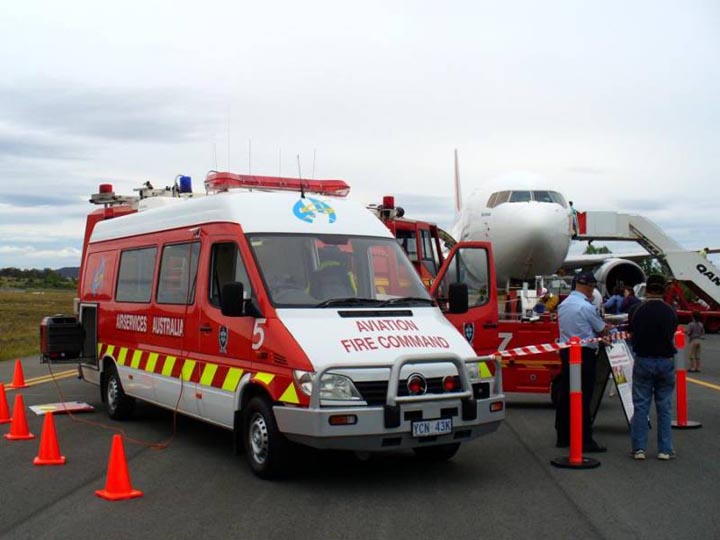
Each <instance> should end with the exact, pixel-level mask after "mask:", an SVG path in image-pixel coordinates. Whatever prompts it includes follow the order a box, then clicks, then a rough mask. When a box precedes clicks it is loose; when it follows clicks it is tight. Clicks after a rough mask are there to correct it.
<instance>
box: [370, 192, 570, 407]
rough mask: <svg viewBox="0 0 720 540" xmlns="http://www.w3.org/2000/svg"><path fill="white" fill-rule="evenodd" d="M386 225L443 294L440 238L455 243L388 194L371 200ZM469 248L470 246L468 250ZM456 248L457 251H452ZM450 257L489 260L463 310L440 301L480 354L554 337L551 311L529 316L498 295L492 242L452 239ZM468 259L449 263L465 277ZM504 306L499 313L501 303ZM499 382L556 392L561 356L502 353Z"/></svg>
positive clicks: (511, 297) (514, 300)
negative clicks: (480, 288)
mask: <svg viewBox="0 0 720 540" xmlns="http://www.w3.org/2000/svg"><path fill="white" fill-rule="evenodd" d="M369 208H370V209H371V210H373V211H374V213H375V214H376V216H377V217H379V218H380V219H381V220H382V222H383V223H385V225H386V226H387V227H388V229H389V230H390V231H391V232H392V233H393V235H394V236H395V237H396V238H397V240H398V243H399V244H400V245H401V246H402V247H403V249H404V250H405V252H406V253H407V254H408V257H409V258H410V260H411V261H412V263H413V266H414V267H415V270H416V271H417V272H418V274H419V275H420V277H421V278H422V280H423V283H424V284H425V286H426V287H427V288H428V289H429V290H430V293H431V294H432V295H433V296H436V297H439V299H442V297H443V282H444V281H446V280H447V279H446V276H445V272H446V271H448V270H441V267H442V266H443V264H444V263H445V259H446V257H445V256H444V255H443V249H442V248H443V244H444V243H445V242H444V241H447V243H454V240H453V239H452V238H450V237H449V236H447V237H445V238H444V236H445V234H446V233H444V231H442V230H441V229H439V228H438V227H437V226H436V225H434V224H432V223H428V222H424V221H418V220H412V219H408V218H406V217H405V212H404V210H403V209H402V208H400V207H396V206H395V200H394V198H393V197H391V196H387V197H384V198H383V202H382V204H381V205H371V206H370V207H369ZM473 248H474V249H473ZM470 249H472V251H468V250H470ZM458 251H459V253H458V254H457V255H456V253H457V252H458ZM483 252H484V253H486V257H487V262H485V261H483V262H482V263H480V262H479V261H477V257H478V253H483ZM448 257H449V258H450V257H452V258H454V259H456V260H460V261H462V260H463V259H468V258H469V257H475V260H473V261H471V262H472V263H473V264H471V265H469V266H471V267H472V268H478V267H482V266H487V268H488V270H487V272H488V275H489V276H490V279H488V280H486V284H487V285H486V287H487V290H486V291H485V292H484V293H482V294H478V297H479V298H480V299H481V301H480V302H476V304H475V305H473V303H472V302H471V304H470V305H469V306H468V307H469V309H468V311H467V312H465V313H452V311H450V310H448V309H447V306H442V303H441V307H443V311H444V313H445V316H446V317H447V318H448V320H449V321H450V322H451V323H452V324H453V326H455V327H456V328H457V329H458V331H460V333H461V334H463V335H464V336H465V337H466V339H467V340H468V341H469V343H470V344H471V345H472V346H473V349H474V350H475V352H476V353H477V354H478V355H486V354H492V353H494V352H496V351H498V350H506V349H511V348H519V347H526V346H530V345H538V344H542V343H555V342H556V340H557V339H558V337H559V328H558V324H557V320H556V319H555V314H550V313H544V314H541V315H535V314H533V316H531V317H528V316H527V315H528V314H527V313H524V312H523V310H522V309H521V308H520V307H519V301H520V298H519V297H518V295H517V294H516V293H515V291H511V292H510V293H508V294H506V295H504V297H503V298H502V299H501V298H500V297H499V294H498V290H497V286H496V284H495V276H494V265H493V263H492V247H491V244H490V243H489V242H472V243H466V242H462V243H459V244H454V245H453V247H452V248H451V250H450V252H449V253H448ZM467 266H468V265H465V267H463V265H462V264H461V265H460V268H457V265H456V266H455V267H453V266H452V265H450V266H448V269H450V270H454V271H455V272H456V276H462V277H463V280H464V281H467V277H468V275H471V274H472V270H471V269H470V268H468V267H467ZM501 304H502V306H503V308H504V309H503V314H502V317H501V316H500V310H499V306H500V305H501ZM502 366H503V384H504V389H505V391H507V392H531V393H548V392H549V393H550V395H551V397H553V396H554V384H555V382H554V381H555V379H556V377H557V376H558V375H559V374H560V358H559V356H558V355H557V353H556V352H545V351H543V352H539V353H537V354H532V355H528V356H526V357H522V358H509V359H503V362H502Z"/></svg>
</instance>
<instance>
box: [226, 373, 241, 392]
mask: <svg viewBox="0 0 720 540" xmlns="http://www.w3.org/2000/svg"><path fill="white" fill-rule="evenodd" d="M242 374H243V370H242V369H238V368H234V367H233V368H230V369H229V370H228V372H227V375H226V376H225V381H224V382H223V385H222V389H223V390H227V391H228V392H234V391H235V389H236V388H237V385H238V383H239V382H240V377H242Z"/></svg>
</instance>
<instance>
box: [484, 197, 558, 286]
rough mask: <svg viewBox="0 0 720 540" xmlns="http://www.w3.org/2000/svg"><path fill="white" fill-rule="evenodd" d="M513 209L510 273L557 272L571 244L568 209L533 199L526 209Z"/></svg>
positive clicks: (516, 275) (526, 275)
mask: <svg viewBox="0 0 720 540" xmlns="http://www.w3.org/2000/svg"><path fill="white" fill-rule="evenodd" d="M513 210H515V211H514V212H513V214H512V221H513V223H512V225H511V230H512V234H511V236H512V240H513V241H512V245H509V246H507V248H508V249H507V251H506V253H505V257H506V258H507V261H508V264H507V266H506V268H505V269H504V270H505V271H506V272H507V275H508V276H510V277H514V278H517V279H527V278H531V277H533V276H537V275H547V274H552V273H554V272H556V271H557V270H558V268H560V266H561V265H562V263H563V261H564V260H565V257H566V256H567V252H568V248H569V246H570V232H569V224H568V216H567V212H566V211H565V210H564V209H563V208H562V207H560V206H558V205H554V204H553V205H551V204H543V203H540V204H535V203H529V204H528V208H526V209H523V211H518V210H519V209H513ZM498 225H499V224H498ZM505 225H506V226H508V225H510V224H509V223H505ZM495 232H496V233H497V232H498V231H497V230H496V231H495ZM495 245H496V246H497V245H498V243H495ZM493 247H495V246H493ZM498 247H500V246H498Z"/></svg>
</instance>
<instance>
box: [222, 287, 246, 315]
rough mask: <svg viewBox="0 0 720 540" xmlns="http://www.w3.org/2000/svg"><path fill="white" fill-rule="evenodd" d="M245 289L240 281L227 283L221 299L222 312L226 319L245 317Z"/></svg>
mask: <svg viewBox="0 0 720 540" xmlns="http://www.w3.org/2000/svg"><path fill="white" fill-rule="evenodd" d="M244 295H245V287H244V286H243V284H242V283H240V282H239V281H233V282H231V283H226V284H225V285H223V288H222V296H221V297H220V310H221V311H222V314H223V315H225V316H226V317H242V316H243V315H245V298H244Z"/></svg>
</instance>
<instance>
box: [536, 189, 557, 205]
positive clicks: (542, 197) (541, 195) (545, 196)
mask: <svg viewBox="0 0 720 540" xmlns="http://www.w3.org/2000/svg"><path fill="white" fill-rule="evenodd" d="M533 199H535V200H536V201H537V202H544V203H553V202H555V201H553V200H552V195H550V192H549V191H533Z"/></svg>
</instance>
